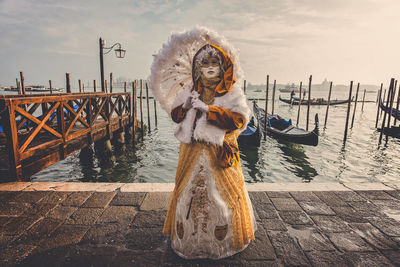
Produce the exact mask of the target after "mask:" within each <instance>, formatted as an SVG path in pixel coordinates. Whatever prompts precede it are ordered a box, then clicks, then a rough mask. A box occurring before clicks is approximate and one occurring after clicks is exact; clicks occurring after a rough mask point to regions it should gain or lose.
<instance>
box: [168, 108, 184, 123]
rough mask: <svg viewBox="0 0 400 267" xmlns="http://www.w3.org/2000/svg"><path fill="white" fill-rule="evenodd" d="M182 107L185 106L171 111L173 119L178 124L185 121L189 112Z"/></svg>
mask: <svg viewBox="0 0 400 267" xmlns="http://www.w3.org/2000/svg"><path fill="white" fill-rule="evenodd" d="M182 106H183V104H182V105H180V106H177V107H176V108H174V109H173V110H172V111H171V118H172V120H173V121H174V122H176V123H180V122H181V121H183V119H184V118H185V116H186V112H187V110H186V109H184V108H183V107H182Z"/></svg>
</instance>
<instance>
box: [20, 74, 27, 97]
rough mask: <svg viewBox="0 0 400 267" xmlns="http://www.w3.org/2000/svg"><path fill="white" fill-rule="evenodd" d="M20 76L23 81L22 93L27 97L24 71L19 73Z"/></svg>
mask: <svg viewBox="0 0 400 267" xmlns="http://www.w3.org/2000/svg"><path fill="white" fill-rule="evenodd" d="M19 75H20V80H21V92H22V95H25V94H26V92H25V80H24V73H23V72H22V71H20V72H19Z"/></svg>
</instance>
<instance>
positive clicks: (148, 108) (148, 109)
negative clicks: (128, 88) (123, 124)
mask: <svg viewBox="0 0 400 267" xmlns="http://www.w3.org/2000/svg"><path fill="white" fill-rule="evenodd" d="M145 83H146V105H147V124H148V131H149V133H150V132H151V127H150V104H149V87H148V86H147V82H145Z"/></svg>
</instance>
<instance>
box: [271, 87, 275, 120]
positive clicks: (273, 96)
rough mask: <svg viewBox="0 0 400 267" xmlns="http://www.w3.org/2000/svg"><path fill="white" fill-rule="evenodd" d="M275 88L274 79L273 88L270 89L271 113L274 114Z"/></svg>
mask: <svg viewBox="0 0 400 267" xmlns="http://www.w3.org/2000/svg"><path fill="white" fill-rule="evenodd" d="M275 89H276V80H274V88H273V89H272V110H271V114H272V115H274V108H275Z"/></svg>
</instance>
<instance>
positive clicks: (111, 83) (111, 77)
mask: <svg viewBox="0 0 400 267" xmlns="http://www.w3.org/2000/svg"><path fill="white" fill-rule="evenodd" d="M113 87H114V84H113V74H112V72H111V73H110V93H111V94H112V93H113Z"/></svg>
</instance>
